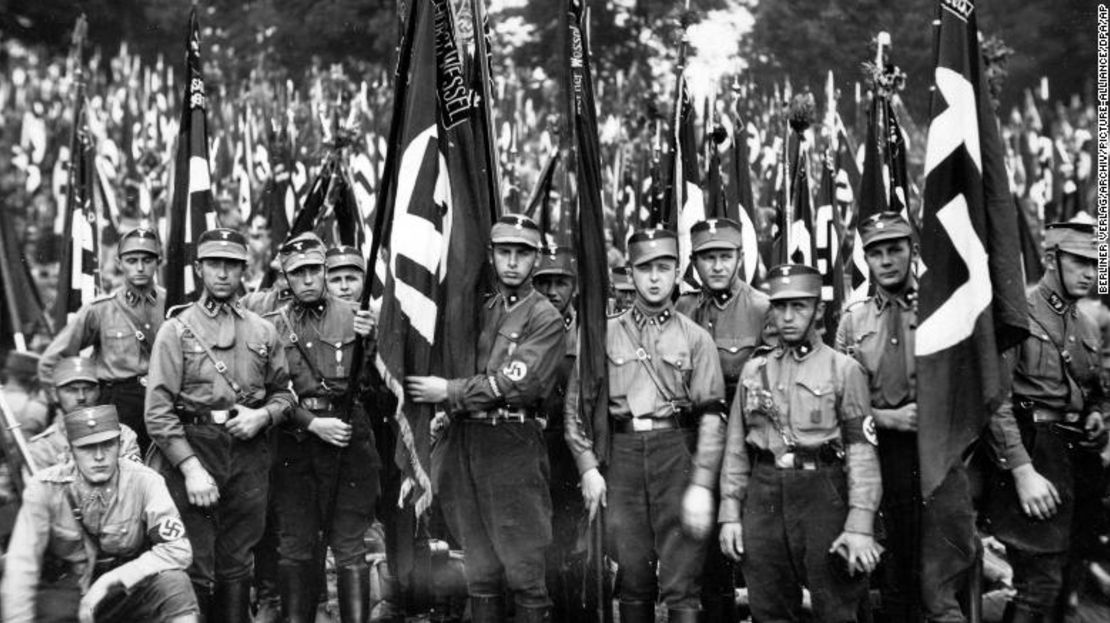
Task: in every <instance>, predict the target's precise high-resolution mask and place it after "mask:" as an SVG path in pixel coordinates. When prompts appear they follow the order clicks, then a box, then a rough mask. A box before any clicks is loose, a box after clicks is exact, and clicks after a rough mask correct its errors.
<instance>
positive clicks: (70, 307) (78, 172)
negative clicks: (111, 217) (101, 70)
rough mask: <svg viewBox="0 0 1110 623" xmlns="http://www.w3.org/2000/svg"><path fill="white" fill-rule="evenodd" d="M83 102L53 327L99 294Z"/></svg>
mask: <svg viewBox="0 0 1110 623" xmlns="http://www.w3.org/2000/svg"><path fill="white" fill-rule="evenodd" d="M84 110H85V102H84V96H83V95H81V97H80V100H79V101H78V102H77V111H76V113H75V118H76V119H77V123H76V124H75V125H74V133H75V136H74V139H73V141H72V143H71V144H72V145H73V149H71V150H70V162H69V174H68V178H67V180H68V181H67V182H66V186H67V189H66V211H65V225H64V228H63V238H62V240H63V241H64V246H63V248H62V259H61V265H60V266H59V269H58V296H57V298H56V299H55V300H54V314H53V317H54V326H56V327H64V326H65V325H66V323H67V322H68V321H69V318H70V316H71V315H72V314H75V313H77V310H79V309H81V306H82V305H84V304H85V303H89V302H91V301H92V300H93V299H94V298H95V297H96V296H97V294H99V290H100V284H99V279H98V277H99V275H100V265H99V264H100V237H99V235H98V229H99V228H98V227H97V212H96V209H95V208H94V206H93V195H94V193H95V192H96V190H95V184H96V181H95V176H96V173H95V170H94V166H93V158H94V157H95V155H94V149H93V144H92V137H91V135H90V133H89V129H88V125H87V124H86V121H85V112H84Z"/></svg>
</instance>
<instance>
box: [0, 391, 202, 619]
mask: <svg viewBox="0 0 1110 623" xmlns="http://www.w3.org/2000/svg"><path fill="white" fill-rule="evenodd" d="M64 417H65V431H66V437H67V438H68V440H69V443H70V445H71V446H72V452H73V457H74V460H73V461H72V462H69V463H65V464H61V465H56V466H54V467H51V468H48V469H46V470H43V471H42V472H40V473H39V474H38V475H37V476H36V477H35V478H34V479H33V480H32V481H31V482H30V483H29V484H28V485H27V489H26V490H24V492H23V506H22V507H21V508H20V509H19V517H18V519H16V523H15V532H14V533H13V534H12V540H11V548H10V549H9V550H8V555H7V560H6V563H5V567H4V578H3V581H2V582H0V603H2V604H3V617H4V622H5V623H23V622H27V623H29V622H30V621H73V620H74V619H79V620H80V621H81V622H82V623H91V622H92V621H93V620H94V619H95V620H96V621H118V622H120V623H123V622H130V621H150V622H152V623H153V622H155V621H159V622H161V621H171V622H174V623H185V622H195V621H198V620H199V619H198V617H197V603H196V598H195V597H194V596H193V590H192V588H191V587H190V585H189V577H188V576H187V575H186V574H185V571H184V570H185V567H186V566H187V565H188V564H189V561H190V559H191V557H192V550H191V548H190V546H189V539H188V538H186V534H185V527H184V526H183V525H182V523H181V517H180V515H179V514H178V511H177V508H176V507H175V506H174V503H173V500H172V499H171V498H170V494H169V491H167V490H166V484H165V482H163V480H162V477H161V476H159V475H158V474H157V473H155V472H154V471H153V470H151V469H149V468H147V467H145V466H143V465H141V464H139V463H135V462H134V461H121V460H119V452H120V442H119V438H120V423H119V416H118V415H116V408H115V406H113V405H103V406H98V407H83V408H80V409H76V410H74V411H70V412H69V413H67V414H66V415H65V416H64Z"/></svg>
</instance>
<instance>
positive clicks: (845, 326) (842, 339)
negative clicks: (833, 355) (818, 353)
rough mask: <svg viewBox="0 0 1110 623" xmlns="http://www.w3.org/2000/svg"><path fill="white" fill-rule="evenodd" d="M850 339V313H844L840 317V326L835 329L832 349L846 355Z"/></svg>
mask: <svg viewBox="0 0 1110 623" xmlns="http://www.w3.org/2000/svg"><path fill="white" fill-rule="evenodd" d="M852 339H853V338H852V312H850V311H846V312H844V315H843V316H841V317H840V325H839V326H837V327H836V340H835V342H834V348H836V350H838V351H840V352H842V353H844V354H845V355H848V354H850V353H849V352H848V345H849V344H851V343H852Z"/></svg>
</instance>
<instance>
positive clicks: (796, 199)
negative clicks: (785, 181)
mask: <svg viewBox="0 0 1110 623" xmlns="http://www.w3.org/2000/svg"><path fill="white" fill-rule="evenodd" d="M797 136H798V141H797V144H798V156H797V159H796V160H795V164H794V171H793V174H792V176H793V179H792V182H791V184H790V186H789V188H790V204H791V206H793V209H792V210H791V221H790V223H789V227H790V232H789V236H788V237H787V240H788V247H787V257H788V258H789V261H790V262H791V263H793V264H804V265H806V266H816V263H815V262H816V256H817V248H816V240H815V237H814V230H813V227H814V220H813V197H812V195H811V194H810V190H809V149H808V148H807V147H806V143H805V137H804V136H803V135H802V134H798V135H797Z"/></svg>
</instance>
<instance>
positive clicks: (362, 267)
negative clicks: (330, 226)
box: [325, 245, 366, 303]
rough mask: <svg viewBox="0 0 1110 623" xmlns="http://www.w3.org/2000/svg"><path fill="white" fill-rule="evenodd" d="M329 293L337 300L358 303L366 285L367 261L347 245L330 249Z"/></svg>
mask: <svg viewBox="0 0 1110 623" xmlns="http://www.w3.org/2000/svg"><path fill="white" fill-rule="evenodd" d="M325 262H326V268H327V269H328V292H331V295H332V296H334V297H335V298H337V299H343V300H344V301H351V302H353V303H358V302H360V301H361V300H362V288H363V286H365V285H366V259H365V258H364V257H362V253H360V252H359V250H358V249H356V248H354V247H350V246H346V245H341V246H338V247H332V248H330V249H328V252H327V254H326V256H325Z"/></svg>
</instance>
